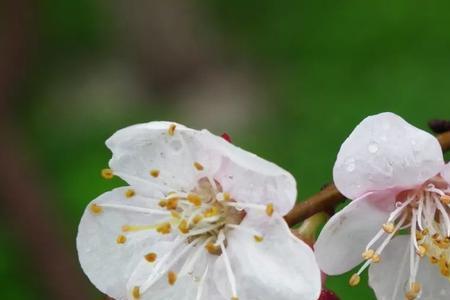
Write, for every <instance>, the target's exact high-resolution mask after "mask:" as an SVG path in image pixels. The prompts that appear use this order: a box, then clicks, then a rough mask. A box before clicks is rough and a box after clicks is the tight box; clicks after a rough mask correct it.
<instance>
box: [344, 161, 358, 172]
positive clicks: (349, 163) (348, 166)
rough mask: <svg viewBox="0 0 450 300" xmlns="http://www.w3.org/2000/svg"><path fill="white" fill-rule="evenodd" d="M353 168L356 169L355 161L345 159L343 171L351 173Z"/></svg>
mask: <svg viewBox="0 0 450 300" xmlns="http://www.w3.org/2000/svg"><path fill="white" fill-rule="evenodd" d="M355 168H356V165H355V160H354V159H353V158H349V159H347V161H346V163H345V169H346V170H347V172H353V171H354V170H355Z"/></svg>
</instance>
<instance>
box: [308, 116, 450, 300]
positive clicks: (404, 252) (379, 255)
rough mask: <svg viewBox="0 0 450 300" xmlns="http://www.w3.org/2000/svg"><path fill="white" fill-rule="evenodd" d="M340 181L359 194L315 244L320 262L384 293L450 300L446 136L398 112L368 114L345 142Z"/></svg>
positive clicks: (392, 299) (395, 298)
mask: <svg viewBox="0 0 450 300" xmlns="http://www.w3.org/2000/svg"><path fill="white" fill-rule="evenodd" d="M333 175H334V182H335V184H336V186H337V188H338V189H339V191H340V192H342V193H343V194H344V195H345V196H346V197H348V198H349V199H353V201H352V202H351V203H350V204H349V205H348V206H347V207H345V208H344V209H343V210H342V211H340V212H339V213H337V214H336V215H334V216H333V217H332V218H331V219H330V221H329V222H328V223H327V224H326V226H325V227H324V229H323V231H322V232H321V234H320V236H319V239H318V241H317V243H316V245H315V249H316V257H317V260H318V263H319V266H320V267H321V269H322V270H323V271H324V272H325V273H327V274H329V275H336V274H341V273H344V272H347V271H349V270H350V269H352V268H353V267H355V266H357V265H358V264H360V263H362V262H363V264H362V266H361V268H360V269H359V271H358V272H357V273H355V274H353V275H352V276H351V278H350V285H356V284H358V283H359V280H360V274H361V273H362V272H363V271H364V270H365V269H366V268H369V284H370V285H371V287H372V288H373V289H374V291H375V294H376V296H377V298H378V299H381V300H403V299H407V300H413V299H421V300H444V299H450V281H449V279H450V269H449V264H450V217H449V213H450V206H449V205H450V188H449V186H450V166H449V165H448V164H447V165H446V164H445V162H444V159H443V154H442V150H441V147H440V145H439V142H438V141H437V139H436V138H435V137H433V136H432V135H430V134H429V133H427V132H425V131H422V130H420V129H417V128H415V127H414V126H412V125H410V124H408V123H407V122H406V121H404V120H403V119H402V118H400V117H399V116H397V115H395V114H392V113H382V114H379V115H375V116H371V117H368V118H366V119H364V120H363V121H362V122H361V123H360V124H359V125H358V126H357V127H356V128H355V129H354V131H353V132H352V133H351V134H350V136H349V137H348V138H347V140H346V141H345V142H344V143H343V145H342V147H341V149H340V151H339V153H338V156H337V160H336V163H335V166H334V169H333Z"/></svg>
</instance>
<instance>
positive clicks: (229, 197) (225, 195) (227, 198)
mask: <svg viewBox="0 0 450 300" xmlns="http://www.w3.org/2000/svg"><path fill="white" fill-rule="evenodd" d="M230 199H231V196H230V193H227V192H225V193H223V201H230Z"/></svg>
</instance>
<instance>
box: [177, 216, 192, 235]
mask: <svg viewBox="0 0 450 300" xmlns="http://www.w3.org/2000/svg"><path fill="white" fill-rule="evenodd" d="M178 229H179V230H180V232H181V233H184V234H187V233H189V224H188V222H187V221H186V220H185V219H183V220H181V222H180V224H179V225H178Z"/></svg>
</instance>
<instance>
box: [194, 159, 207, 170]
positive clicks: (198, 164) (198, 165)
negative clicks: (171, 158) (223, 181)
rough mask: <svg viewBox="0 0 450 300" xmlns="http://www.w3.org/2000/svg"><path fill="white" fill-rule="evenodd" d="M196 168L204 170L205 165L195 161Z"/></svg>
mask: <svg viewBox="0 0 450 300" xmlns="http://www.w3.org/2000/svg"><path fill="white" fill-rule="evenodd" d="M193 165H194V168H195V169H196V170H197V171H203V170H204V169H205V167H203V165H202V164H201V163H199V162H197V161H196V162H194V164H193Z"/></svg>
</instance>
